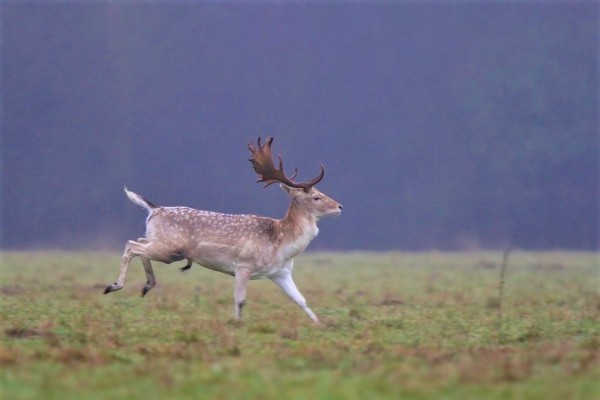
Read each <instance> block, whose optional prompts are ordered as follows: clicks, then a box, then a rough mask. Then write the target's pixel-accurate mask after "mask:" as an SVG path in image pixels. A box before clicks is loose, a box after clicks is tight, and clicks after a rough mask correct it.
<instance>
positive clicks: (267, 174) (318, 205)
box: [104, 137, 342, 323]
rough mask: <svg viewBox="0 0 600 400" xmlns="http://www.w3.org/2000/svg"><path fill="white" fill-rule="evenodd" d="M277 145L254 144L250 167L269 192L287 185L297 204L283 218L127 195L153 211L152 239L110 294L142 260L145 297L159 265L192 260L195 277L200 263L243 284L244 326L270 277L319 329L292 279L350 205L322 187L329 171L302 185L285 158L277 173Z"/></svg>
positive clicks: (130, 245) (124, 264)
mask: <svg viewBox="0 0 600 400" xmlns="http://www.w3.org/2000/svg"><path fill="white" fill-rule="evenodd" d="M272 142H273V138H270V137H269V138H267V140H266V142H265V144H264V145H262V144H261V139H260V138H259V139H258V147H256V146H254V144H252V143H250V144H249V145H248V148H249V149H250V153H251V154H252V157H251V158H250V160H249V161H250V162H251V163H252V167H253V168H254V170H255V171H256V173H257V174H258V176H259V179H258V181H257V182H264V183H266V185H265V186H264V187H267V186H269V185H271V184H273V183H276V182H279V183H280V186H281V188H282V189H283V190H284V191H285V192H286V193H287V194H288V195H289V196H290V197H291V204H290V206H289V208H288V210H287V213H286V214H285V217H284V218H283V219H281V220H277V219H272V218H267V217H259V216H255V215H230V214H220V213H216V212H210V211H200V210H196V209H193V208H188V207H159V206H157V205H155V204H153V203H151V202H150V201H148V200H146V199H144V198H143V197H142V196H140V195H138V194H136V193H133V192H131V191H129V190H127V189H126V188H125V193H126V194H127V197H129V199H130V200H131V201H132V202H134V203H135V204H137V205H139V206H141V207H144V208H145V209H146V210H148V212H149V215H148V218H147V219H146V237H145V238H140V239H138V240H137V241H133V240H129V241H128V242H127V244H126V245H125V252H124V253H123V257H122V259H121V270H120V273H119V277H118V278H117V281H116V282H115V283H114V284H112V285H110V286H108V287H107V288H106V290H105V291H104V293H105V294H106V293H110V292H114V291H116V290H119V289H121V288H123V285H124V283H125V278H126V277H127V269H128V268H129V263H130V262H131V259H132V258H134V257H136V256H137V257H140V258H141V259H142V264H143V266H144V270H145V272H146V278H147V282H146V285H145V286H144V288H143V289H142V296H144V295H145V294H146V293H148V291H149V290H150V289H152V287H154V285H155V283H156V279H155V277H154V272H153V270H152V265H151V264H150V261H151V260H153V261H160V262H163V263H167V264H169V263H172V262H174V261H181V260H187V265H186V266H184V267H182V268H181V270H182V271H185V270H188V269H189V268H190V267H191V266H192V263H194V262H195V263H197V264H200V265H202V266H204V267H206V268H208V269H212V270H214V271H219V272H223V273H225V274H229V275H232V276H233V277H235V289H234V302H235V304H234V306H235V313H234V316H235V318H236V319H239V318H240V317H241V314H242V307H243V306H244V302H245V299H246V286H247V285H248V281H249V280H251V279H263V278H269V279H271V280H272V281H273V282H275V283H276V284H277V285H278V286H279V287H280V288H281V289H282V290H283V291H284V292H285V293H286V294H287V295H288V296H289V297H290V298H291V299H292V300H293V301H294V302H295V303H296V304H298V306H300V307H301V308H302V309H303V310H304V312H305V313H306V314H307V315H308V316H309V317H310V319H312V320H313V321H314V322H316V323H318V322H319V319H318V318H317V316H316V315H315V313H314V312H313V311H312V310H311V309H310V308H309V307H308V305H307V304H306V300H305V299H304V296H302V294H301V293H300V291H299V290H298V288H296V285H295V283H294V281H293V279H292V269H293V266H294V257H296V256H297V255H298V254H300V253H301V252H302V251H303V250H304V249H305V248H306V246H308V244H309V243H310V241H311V240H312V239H314V238H315V236H317V233H318V232H319V229H318V228H317V221H318V220H319V218H321V217H324V216H328V215H339V214H340V213H341V212H342V206H341V205H340V204H339V203H337V202H336V201H334V200H332V199H331V198H329V197H327V196H326V195H324V194H323V193H321V192H320V191H318V190H317V188H316V187H315V185H316V184H317V183H319V182H320V181H321V179H323V176H324V174H325V170H324V168H323V165H321V170H320V172H319V174H318V175H317V176H316V177H315V178H313V179H311V180H310V181H307V182H295V181H294V178H295V177H296V174H297V170H296V173H294V175H293V176H292V177H290V178H288V177H287V176H286V175H285V173H284V170H283V160H282V158H281V156H279V155H278V158H279V167H278V168H276V167H275V165H274V163H273V157H272V155H271V143H272Z"/></svg>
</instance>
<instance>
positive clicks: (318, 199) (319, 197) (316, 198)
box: [313, 196, 321, 201]
mask: <svg viewBox="0 0 600 400" xmlns="http://www.w3.org/2000/svg"><path fill="white" fill-rule="evenodd" d="M313 200H314V201H321V196H314V197H313Z"/></svg>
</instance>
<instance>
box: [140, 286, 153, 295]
mask: <svg viewBox="0 0 600 400" xmlns="http://www.w3.org/2000/svg"><path fill="white" fill-rule="evenodd" d="M150 289H152V286H144V288H143V289H142V297H144V296H145V295H146V293H148V292H149V291H150Z"/></svg>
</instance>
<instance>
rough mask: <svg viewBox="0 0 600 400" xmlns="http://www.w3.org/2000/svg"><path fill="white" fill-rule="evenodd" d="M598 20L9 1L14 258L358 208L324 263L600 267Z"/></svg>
mask: <svg viewBox="0 0 600 400" xmlns="http://www.w3.org/2000/svg"><path fill="white" fill-rule="evenodd" d="M599 7H600V6H599V4H598V3H595V2H583V1H582V2H551V3H544V2H518V3H514V4H513V3H511V4H503V3H496V2H491V3H489V2H481V3H479V2H466V3H464V2H460V3H456V4H450V3H448V4H447V3H438V2H426V3H422V4H421V3H413V2H406V3H404V2H394V3H392V4H387V3H386V4H382V3H365V4H362V3H360V2H359V3H344V2H333V3H325V4H319V3H301V2H298V3H292V4H281V3H276V2H265V3H260V2H259V3H256V4H252V5H246V4H244V3H235V2H233V3H225V4H215V3H212V4H205V3H202V4H201V3H193V2H165V3H162V2H158V3H138V2H92V3H89V4H88V3H77V2H75V3H69V2H66V3H46V2H11V1H8V2H3V3H2V5H0V10H1V17H0V18H2V23H1V27H2V32H1V35H2V47H1V52H2V53H1V59H2V64H1V79H2V81H1V101H2V137H1V145H2V153H1V176H2V181H1V186H2V201H1V207H2V209H1V219H0V228H1V233H2V237H1V243H2V247H3V248H6V249H18V248H44V247H57V248H69V249H75V248H111V249H112V248H115V247H118V246H121V245H122V244H124V241H125V240H126V239H135V238H137V237H139V236H142V235H143V226H144V225H143V222H144V218H145V215H144V211H143V210H142V209H139V208H137V207H136V206H134V205H132V204H131V203H130V202H129V201H128V200H127V199H126V197H125V196H124V194H123V192H122V188H123V186H124V185H127V186H128V187H129V188H130V189H132V190H134V191H136V192H138V193H140V194H142V195H143V196H145V197H147V198H149V199H150V200H152V201H153V202H155V203H158V204H161V205H188V206H192V207H196V208H202V209H211V210H215V211H221V212H227V213H251V214H264V215H268V216H272V217H281V216H283V214H284V212H285V207H286V205H287V201H288V200H287V197H286V196H285V194H284V193H283V192H281V191H280V190H279V189H277V188H274V187H273V188H269V189H265V190H263V189H261V186H259V185H256V183H255V180H256V176H255V174H254V172H253V171H252V170H251V168H250V164H249V163H248V161H247V158H248V155H249V154H248V151H247V148H246V145H247V143H248V142H249V141H250V140H254V139H255V138H256V137H258V136H267V135H271V136H274V137H275V142H274V144H273V148H274V152H276V153H280V154H282V155H283V157H284V161H285V165H286V169H287V171H288V172H293V168H294V167H298V169H299V179H304V178H309V177H312V176H313V175H314V174H316V172H317V171H318V166H319V163H320V162H323V163H324V165H325V169H326V174H325V178H324V180H323V182H322V183H321V184H320V185H319V188H320V189H321V190H322V191H323V192H325V193H327V194H328V195H330V196H331V197H333V198H335V199H336V200H338V201H339V202H340V203H342V204H343V205H344V213H343V215H342V216H341V217H339V218H336V219H331V220H326V221H325V220H324V221H322V223H321V225H320V227H321V233H320V235H319V237H318V239H317V240H316V241H315V242H314V243H313V244H312V245H311V247H310V248H311V249H322V250H328V249H333V250H352V249H372V250H391V249H404V250H422V249H465V248H469V249H470V248H499V247H502V246H504V245H506V243H508V242H509V241H511V240H514V241H515V243H516V246H517V247H520V248H529V249H541V248H551V249H555V248H564V249H598V246H599V229H600V228H599V223H600V221H599V214H600V198H599V191H600V189H599V188H600V182H599V175H600V166H599V161H598V160H599V148H600V138H599V126H598V123H599V115H598V112H599V103H598V93H599V92H598V88H599V87H600V86H599V82H598V71H599V65H598V49H599V46H598V37H599V36H598V32H599V28H600V27H599V22H598V21H599V20H600V12H599Z"/></svg>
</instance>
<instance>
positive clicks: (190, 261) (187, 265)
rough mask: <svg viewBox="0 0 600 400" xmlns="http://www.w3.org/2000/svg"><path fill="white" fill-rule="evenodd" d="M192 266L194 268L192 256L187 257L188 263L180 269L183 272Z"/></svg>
mask: <svg viewBox="0 0 600 400" xmlns="http://www.w3.org/2000/svg"><path fill="white" fill-rule="evenodd" d="M190 268H192V259H191V258H188V259H187V264H186V265H185V266H183V267H181V268H179V270H180V271H181V272H185V271H187V270H189V269H190Z"/></svg>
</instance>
